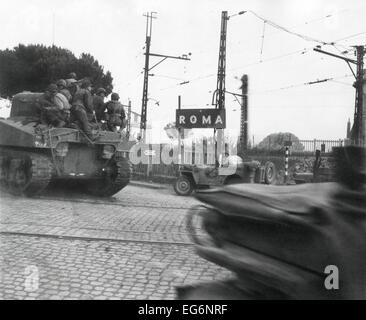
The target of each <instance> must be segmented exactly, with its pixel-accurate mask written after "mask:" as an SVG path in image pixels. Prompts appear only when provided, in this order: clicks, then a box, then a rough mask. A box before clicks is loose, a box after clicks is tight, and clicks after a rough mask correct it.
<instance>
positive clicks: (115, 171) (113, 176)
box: [86, 158, 132, 197]
mask: <svg viewBox="0 0 366 320" xmlns="http://www.w3.org/2000/svg"><path fill="white" fill-rule="evenodd" d="M131 172H132V165H131V163H130V161H129V160H128V159H126V158H118V160H116V159H115V158H114V159H112V160H111V161H110V162H109V164H108V165H107V166H105V167H104V168H103V169H102V176H101V177H100V178H97V179H93V180H90V181H88V183H87V186H86V191H87V193H89V194H91V195H93V196H97V197H110V196H113V195H114V194H116V193H117V192H118V191H120V190H122V189H123V188H124V187H125V186H127V185H128V183H129V182H130V177H131Z"/></svg>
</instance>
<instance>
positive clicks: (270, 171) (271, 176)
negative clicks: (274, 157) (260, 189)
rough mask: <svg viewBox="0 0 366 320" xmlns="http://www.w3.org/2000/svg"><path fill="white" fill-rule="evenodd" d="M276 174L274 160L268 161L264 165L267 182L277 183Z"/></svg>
mask: <svg viewBox="0 0 366 320" xmlns="http://www.w3.org/2000/svg"><path fill="white" fill-rule="evenodd" d="M276 175H277V170H276V166H275V164H274V163H273V162H270V161H268V162H266V164H265V165H264V181H265V183H266V184H275V183H276V179H277V178H276Z"/></svg>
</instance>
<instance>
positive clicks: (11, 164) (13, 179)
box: [0, 148, 54, 196]
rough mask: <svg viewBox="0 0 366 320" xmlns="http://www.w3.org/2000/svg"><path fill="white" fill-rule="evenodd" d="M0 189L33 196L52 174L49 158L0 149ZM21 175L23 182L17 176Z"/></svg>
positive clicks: (25, 152) (43, 187) (31, 153)
mask: <svg viewBox="0 0 366 320" xmlns="http://www.w3.org/2000/svg"><path fill="white" fill-rule="evenodd" d="M0 166H1V176H0V184H1V189H2V190H4V191H6V192H9V193H11V194H14V195H25V196H34V195H37V194H39V193H41V192H42V191H43V190H44V189H45V188H46V187H47V186H48V184H49V182H50V181H51V178H52V174H53V170H54V169H53V165H52V162H51V160H50V159H49V158H48V157H47V156H46V155H43V154H37V153H33V152H27V151H19V150H13V149H8V148H1V149H0ZM19 174H20V175H23V177H24V178H23V181H22V182H23V183H19V181H21V180H19V179H18V181H17V178H19Z"/></svg>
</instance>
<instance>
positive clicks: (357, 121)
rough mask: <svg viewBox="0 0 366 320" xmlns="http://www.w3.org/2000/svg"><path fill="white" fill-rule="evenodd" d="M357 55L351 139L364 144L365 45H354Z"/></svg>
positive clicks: (361, 144)
mask: <svg viewBox="0 0 366 320" xmlns="http://www.w3.org/2000/svg"><path fill="white" fill-rule="evenodd" d="M356 56H357V77H356V84H355V87H356V97H355V113H354V121H353V128H352V140H354V141H355V144H356V145H358V146H366V140H365V138H366V137H365V127H366V123H365V110H364V107H363V82H364V81H363V65H364V64H363V58H364V56H365V47H364V46H356Z"/></svg>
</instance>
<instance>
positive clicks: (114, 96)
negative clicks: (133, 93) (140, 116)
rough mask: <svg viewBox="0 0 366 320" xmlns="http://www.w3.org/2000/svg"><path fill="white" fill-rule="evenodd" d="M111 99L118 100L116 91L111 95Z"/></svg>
mask: <svg viewBox="0 0 366 320" xmlns="http://www.w3.org/2000/svg"><path fill="white" fill-rule="evenodd" d="M111 99H112V100H114V101H118V100H119V95H118V93H115V92H113V93H112V95H111Z"/></svg>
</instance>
